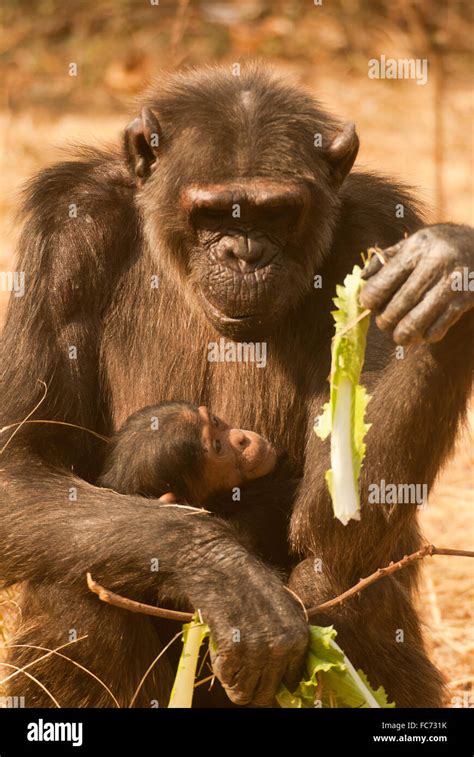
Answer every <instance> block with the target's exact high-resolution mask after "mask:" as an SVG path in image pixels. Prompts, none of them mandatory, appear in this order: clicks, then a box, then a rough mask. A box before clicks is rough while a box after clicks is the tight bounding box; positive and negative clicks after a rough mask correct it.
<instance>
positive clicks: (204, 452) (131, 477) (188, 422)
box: [99, 402, 276, 504]
mask: <svg viewBox="0 0 474 757" xmlns="http://www.w3.org/2000/svg"><path fill="white" fill-rule="evenodd" d="M275 463H276V454H275V451H274V449H273V447H272V445H271V444H270V443H269V442H268V441H267V440H266V439H264V438H263V437H261V436H259V435H258V434H255V433H254V432H253V431H243V430H242V429H237V428H230V427H229V426H228V425H227V424H226V423H225V422H224V421H223V420H221V419H220V418H218V417H217V416H215V415H213V414H212V413H210V412H209V411H208V409H207V408H206V407H204V406H201V407H198V406H197V405H192V404H191V403H188V402H161V403H159V404H157V405H150V406H148V407H145V408H142V409H141V410H138V411H137V412H136V413H134V414H133V415H131V416H130V417H129V418H127V420H126V421H125V423H124V425H123V426H122V428H121V429H120V430H119V431H118V432H117V434H116V435H115V436H114V437H113V439H112V441H111V444H110V447H109V449H108V451H107V457H106V461H105V466H104V472H103V474H102V476H101V477H100V480H99V484H100V485H101V486H107V487H109V488H111V489H115V491H117V492H120V493H122V494H141V495H144V496H147V497H156V498H158V497H161V496H163V495H164V494H167V493H172V495H173V497H170V501H171V500H173V501H178V502H181V501H185V502H188V503H189V504H201V503H203V502H204V501H205V499H206V498H207V497H209V496H210V495H211V494H214V493H216V492H219V491H225V490H226V489H231V488H232V487H234V486H240V485H241V484H243V483H244V482H245V481H250V480H251V479H255V478H260V477H261V476H265V475H267V473H270V472H271V471H272V470H273V469H274V467H275Z"/></svg>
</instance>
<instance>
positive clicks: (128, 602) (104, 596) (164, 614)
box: [87, 573, 193, 623]
mask: <svg viewBox="0 0 474 757" xmlns="http://www.w3.org/2000/svg"><path fill="white" fill-rule="evenodd" d="M87 585H88V587H89V589H90V590H91V591H93V592H94V594H97V596H98V597H99V599H101V600H102V602H106V603H107V604H108V605H113V606H114V607H121V608H122V609H123V610H129V611H130V612H140V613H142V614H143V615H154V616H155V617H156V618H167V619H168V620H180V621H185V622H186V623H188V622H189V621H190V620H191V619H192V617H193V614H192V613H191V612H179V611H178V610H166V609H165V608H163V607H153V605H146V604H144V603H143V602H135V600H134V599H127V598H126V597H122V596H120V594H115V593H114V592H113V591H109V590H108V589H106V588H105V587H104V586H101V585H100V584H98V583H97V582H96V581H94V579H93V578H92V576H91V574H90V573H88V574H87Z"/></svg>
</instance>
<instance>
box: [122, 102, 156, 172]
mask: <svg viewBox="0 0 474 757" xmlns="http://www.w3.org/2000/svg"><path fill="white" fill-rule="evenodd" d="M161 137H162V133H161V128H160V124H159V122H158V119H157V117H156V116H155V114H154V113H153V112H152V111H151V110H150V108H143V109H142V112H141V115H140V117H139V118H135V119H134V120H133V121H131V122H130V123H129V125H128V126H127V128H126V129H125V135H124V141H123V144H124V150H125V156H126V159H127V164H128V166H129V168H130V170H131V171H132V173H134V174H135V176H137V177H138V178H139V179H142V180H144V179H147V178H148V176H149V175H150V173H151V172H152V171H153V168H154V166H155V165H156V161H157V158H158V149H159V146H160V143H161Z"/></svg>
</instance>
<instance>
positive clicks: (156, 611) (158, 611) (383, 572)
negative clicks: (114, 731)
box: [87, 544, 474, 623]
mask: <svg viewBox="0 0 474 757" xmlns="http://www.w3.org/2000/svg"><path fill="white" fill-rule="evenodd" d="M432 555H455V556H457V557H474V552H471V551H469V550H468V549H443V548H438V547H435V546H434V544H427V545H426V547H423V548H422V549H419V550H418V552H413V554H411V555H405V557H403V558H402V559H401V560H399V561H398V562H396V563H394V562H391V563H390V565H387V567H386V568H379V569H378V570H376V571H375V573H372V574H371V575H370V576H367V578H361V579H360V581H359V583H357V584H356V585H355V586H352V588H350V589H348V590H347V591H345V592H343V593H342V594H339V596H337V597H334V599H330V600H328V601H327V602H323V603H322V604H321V605H317V606H316V607H310V608H309V609H307V610H306V612H307V616H308V618H311V616H312V615H315V614H316V613H319V612H322V611H323V610H328V609H329V608H330V607H335V606H336V605H339V604H341V603H342V602H345V601H346V600H347V599H349V598H350V597H352V596H355V595H356V594H359V592H361V591H364V589H366V588H367V587H368V586H371V585H372V584H373V583H375V582H376V581H378V580H379V579H380V578H383V577H384V576H388V575H390V574H391V573H396V572H397V571H398V570H401V569H402V568H406V566H407V565H409V564H410V563H413V562H416V561H417V560H422V559H423V558H424V557H427V556H430V557H431V556H432ZM87 585H88V587H89V589H90V590H91V591H93V592H94V594H97V596H98V597H99V599H101V600H102V602H106V603H107V604H109V605H114V607H120V608H121V609H123V610H129V611H130V612H138V613H141V614H142V615H153V616H154V617H155V618H167V619H168V620H179V621H183V622H185V623H189V621H190V620H192V618H193V613H192V612H181V611H178V610H167V609H165V608H164V607H154V606H153V605H147V604H145V603H144V602H136V601H135V600H134V599H127V598H126V597H122V596H121V595H120V594H115V593H114V592H113V591H109V590H108V589H106V588H105V587H104V586H101V585H100V584H98V583H97V582H96V581H94V579H93V578H92V576H91V574H90V573H88V574H87ZM288 591H290V593H291V594H294V592H293V591H291V590H290V589H288ZM295 596H296V595H295ZM298 600H299V601H300V602H301V604H303V602H302V601H301V600H300V599H299V597H298ZM303 607H304V605H303Z"/></svg>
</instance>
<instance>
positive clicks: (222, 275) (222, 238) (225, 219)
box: [181, 180, 310, 335]
mask: <svg viewBox="0 0 474 757" xmlns="http://www.w3.org/2000/svg"><path fill="white" fill-rule="evenodd" d="M181 202H182V203H183V205H184V207H185V208H186V209H187V211H188V213H189V215H188V218H189V222H190V224H191V227H192V230H193V233H194V235H195V246H194V247H193V251H192V254H191V257H190V265H191V268H192V269H193V270H194V271H195V272H199V275H198V276H197V277H196V278H195V281H196V284H197V290H198V293H199V299H200V303H201V305H202V308H203V310H204V312H205V314H206V315H207V317H208V319H209V320H210V321H211V322H212V323H213V324H214V325H215V326H216V328H218V330H219V331H221V332H222V333H227V334H229V335H233V334H236V333H238V334H239V335H241V334H242V335H243V334H245V333H248V334H253V335H255V334H258V333H259V332H264V331H265V330H266V327H267V325H268V319H269V316H271V317H272V319H273V320H274V319H275V318H276V317H278V315H279V311H280V307H279V303H280V304H284V303H285V302H286V301H287V298H286V297H284V296H283V294H284V292H283V290H284V288H285V287H290V288H291V282H292V280H294V272H293V271H291V270H290V265H294V266H297V255H296V249H297V247H298V239H299V234H301V227H302V225H303V224H302V221H303V219H304V214H305V211H307V208H308V206H309V203H310V193H309V190H308V188H307V187H306V186H304V185H303V184H296V183H295V184H279V183H278V182H270V181H264V180H260V181H253V182H252V183H249V184H247V185H245V184H238V183H236V184H230V185H212V186H209V187H201V186H198V187H191V188H188V189H186V190H185V191H184V192H183V194H182V197H181ZM305 289H306V287H304V288H303V287H302V291H304V290H305Z"/></svg>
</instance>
